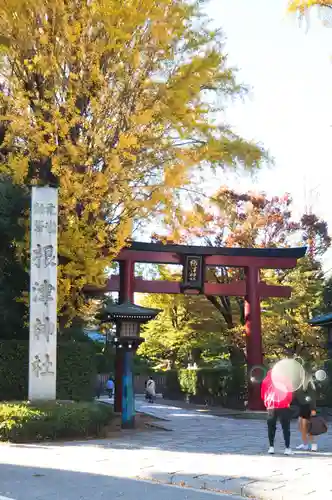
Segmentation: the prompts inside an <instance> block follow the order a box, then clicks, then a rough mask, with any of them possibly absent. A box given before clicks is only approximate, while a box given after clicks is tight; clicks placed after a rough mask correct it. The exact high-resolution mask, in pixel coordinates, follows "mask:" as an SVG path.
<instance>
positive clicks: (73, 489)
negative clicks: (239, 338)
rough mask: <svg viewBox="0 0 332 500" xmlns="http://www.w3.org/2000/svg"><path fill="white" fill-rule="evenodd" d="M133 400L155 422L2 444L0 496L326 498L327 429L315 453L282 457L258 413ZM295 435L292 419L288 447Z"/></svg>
mask: <svg viewBox="0 0 332 500" xmlns="http://www.w3.org/2000/svg"><path fill="white" fill-rule="evenodd" d="M105 402H106V401H105ZM136 407H137V410H139V411H141V412H145V413H148V414H150V415H153V416H154V417H156V425H157V427H158V428H155V430H153V431H150V432H132V431H124V432H122V433H121V435H120V436H119V437H117V438H111V439H110V438H108V439H99V440H92V441H80V442H71V443H50V444H45V443H43V444H41V445H38V444H37V445H28V444H25V445H15V444H2V445H1V455H0V462H1V467H0V499H1V495H2V496H4V497H7V498H9V499H13V500H32V499H33V500H48V499H50V500H55V499H59V500H60V498H61V499H62V500H78V499H80V500H85V499H86V500H88V499H89V500H91V499H97V500H98V499H103V498H107V499H113V498H114V499H116V498H122V499H123V500H133V499H134V498H135V499H137V500H141V499H143V498H144V500H152V499H153V500H155V499H156V498H158V500H168V499H170V498H172V499H175V500H182V499H188V500H205V499H206V500H210V498H211V500H212V493H214V494H216V495H217V497H219V498H221V499H225V498H227V497H225V495H231V496H230V499H233V500H235V499H238V498H248V497H250V498H255V499H257V500H299V499H303V498H308V500H318V499H324V500H325V499H326V500H329V499H332V481H331V473H332V433H331V431H329V432H328V434H326V435H324V436H322V437H321V439H320V440H319V446H320V448H319V452H318V453H315V454H313V453H307V452H297V451H295V452H294V454H293V455H292V456H290V457H288V456H284V455H283V443H282V438H281V432H280V431H279V432H278V434H277V440H276V454H275V455H274V456H267V454H266V451H267V437H266V422H265V421H264V420H253V419H239V418H236V419H235V418H232V417H231V416H226V417H225V416H224V417H217V416H213V415H209V414H207V413H205V412H204V411H200V410H193V409H183V408H179V407H176V405H175V404H174V406H172V405H170V404H166V403H163V402H162V401H161V404H158V403H157V404H155V405H149V404H147V403H145V402H144V401H143V399H138V400H137V401H136ZM157 419H158V420H157ZM299 442H300V438H299V435H298V432H297V426H296V421H294V422H293V423H292V446H293V448H294V449H295V447H296V445H297V444H299ZM166 485H167V486H166ZM170 488H173V489H170Z"/></svg>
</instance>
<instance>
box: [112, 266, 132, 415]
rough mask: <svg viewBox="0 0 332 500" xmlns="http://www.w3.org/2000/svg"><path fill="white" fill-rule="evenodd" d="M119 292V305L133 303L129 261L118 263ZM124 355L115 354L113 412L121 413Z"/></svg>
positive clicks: (118, 351) (118, 352)
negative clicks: (127, 302)
mask: <svg viewBox="0 0 332 500" xmlns="http://www.w3.org/2000/svg"><path fill="white" fill-rule="evenodd" d="M119 264H120V292H119V303H120V304H122V303H123V302H126V301H130V302H134V268H135V263H134V262H133V261H131V260H124V261H120V263H119ZM119 336H120V326H118V338H119ZM123 358H124V354H123V350H122V349H121V348H119V347H117V348H116V353H115V395H114V411H116V412H118V413H120V412H122V402H123V397H122V390H123V373H124V359H123Z"/></svg>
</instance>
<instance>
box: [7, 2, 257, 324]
mask: <svg viewBox="0 0 332 500" xmlns="http://www.w3.org/2000/svg"><path fill="white" fill-rule="evenodd" d="M203 4H204V2H202V1H198V0H197V1H195V2H187V1H185V0H176V1H173V0H158V1H156V0H128V1H124V0H107V1H106V0H5V1H3V2H1V4H0V33H1V37H0V82H1V88H0V109H1V123H2V132H3V135H4V137H3V145H4V147H5V150H6V154H5V155H1V156H0V163H1V165H0V166H1V170H2V171H3V172H5V173H6V174H8V175H10V176H11V178H12V179H13V182H14V183H16V184H18V185H27V186H28V185H31V184H45V183H46V184H47V183H49V184H52V185H58V186H59V188H60V190H59V224H60V227H59V273H58V277H59V313H60V315H62V316H63V317H64V318H67V319H70V318H72V317H74V316H76V315H77V314H79V311H80V309H81V307H82V305H83V303H84V294H83V293H82V291H83V288H84V286H85V285H86V284H95V285H101V284H102V282H103V280H104V279H105V269H106V268H107V267H108V266H109V265H110V263H111V260H112V258H113V257H114V256H115V255H116V253H117V252H118V251H119V249H120V248H121V247H122V246H123V244H124V242H125V241H126V239H127V238H128V237H129V236H130V235H131V232H132V229H133V228H135V226H136V225H137V224H139V223H141V222H142V221H144V220H146V219H147V218H149V217H150V216H151V215H153V214H154V215H156V214H160V215H161V216H168V217H169V218H171V217H172V214H173V213H174V212H176V211H177V210H178V207H179V204H180V201H181V200H180V198H179V196H178V193H179V189H181V188H182V187H183V186H188V185H189V183H190V182H191V174H192V170H193V169H194V168H198V167H206V166H208V167H212V168H217V167H221V168H237V167H239V166H242V167H244V168H248V169H255V168H258V167H259V165H260V163H261V161H262V160H264V159H265V158H266V153H265V151H264V150H263V148H262V147H261V146H260V145H259V144H254V143H250V142H248V141H245V140H244V139H242V138H241V137H239V136H238V135H236V134H235V133H234V132H233V131H232V130H231V128H230V127H229V126H228V125H227V124H226V123H225V122H224V120H223V119H222V118H220V117H223V109H224V107H225V105H226V103H227V99H229V98H233V97H236V96H238V95H242V94H243V92H244V90H245V89H244V88H243V87H242V86H241V85H239V84H238V83H237V81H236V78H235V72H234V70H233V69H232V68H230V67H229V66H228V64H227V57H226V53H225V50H224V47H223V38H222V34H221V32H220V31H219V30H213V29H211V28H210V25H209V22H208V19H206V17H205V16H204V15H203V14H202V11H203ZM217 113H219V114H218V115H217Z"/></svg>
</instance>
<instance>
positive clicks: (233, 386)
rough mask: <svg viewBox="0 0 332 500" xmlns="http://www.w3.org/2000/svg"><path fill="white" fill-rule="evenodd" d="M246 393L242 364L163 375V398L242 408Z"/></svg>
mask: <svg viewBox="0 0 332 500" xmlns="http://www.w3.org/2000/svg"><path fill="white" fill-rule="evenodd" d="M246 394H247V384H246V371H245V367H244V366H243V365H239V366H233V367H232V368H230V369H228V368H198V369H197V370H188V369H180V370H178V371H177V370H170V371H168V372H166V387H165V391H164V397H165V398H169V399H187V400H188V399H189V400H190V401H191V402H193V403H197V404H204V403H206V402H208V404H210V405H221V406H225V407H229V408H236V409H242V408H244V401H245V399H246Z"/></svg>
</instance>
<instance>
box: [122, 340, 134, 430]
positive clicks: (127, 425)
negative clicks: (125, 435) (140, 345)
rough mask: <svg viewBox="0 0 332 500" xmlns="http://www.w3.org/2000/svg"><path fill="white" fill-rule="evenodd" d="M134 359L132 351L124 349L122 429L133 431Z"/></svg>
mask: <svg viewBox="0 0 332 500" xmlns="http://www.w3.org/2000/svg"><path fill="white" fill-rule="evenodd" d="M133 357H134V352H133V350H132V349H129V348H128V347H125V348H124V349H123V375H122V409H121V427H122V429H133V428H134V427H135V396H134V380H133Z"/></svg>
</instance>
